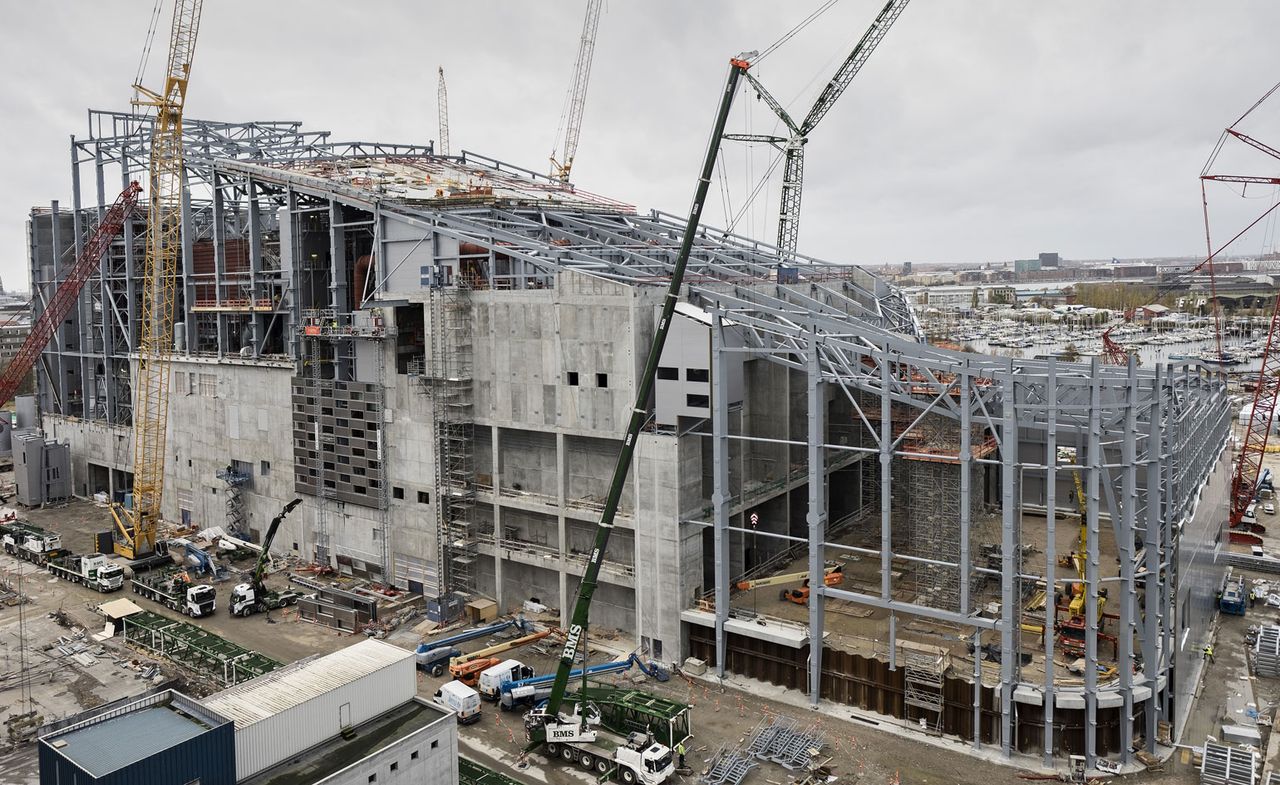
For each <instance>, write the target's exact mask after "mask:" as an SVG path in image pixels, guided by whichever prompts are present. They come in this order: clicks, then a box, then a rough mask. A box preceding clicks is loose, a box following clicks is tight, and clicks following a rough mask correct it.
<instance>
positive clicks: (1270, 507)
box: [1262, 502, 1276, 515]
mask: <svg viewBox="0 0 1280 785" xmlns="http://www.w3.org/2000/svg"><path fill="white" fill-rule="evenodd" d="M1262 511H1263V512H1265V513H1266V514H1267V515H1275V514H1276V504H1275V502H1267V503H1266V504H1264V505H1262Z"/></svg>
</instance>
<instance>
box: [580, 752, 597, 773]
mask: <svg viewBox="0 0 1280 785" xmlns="http://www.w3.org/2000/svg"><path fill="white" fill-rule="evenodd" d="M595 762H596V759H595V756H593V755H592V754H591V753H589V752H584V753H582V757H580V758H578V765H580V766H581V767H582V768H584V769H588V770H590V769H591V767H592V766H594V765H595Z"/></svg>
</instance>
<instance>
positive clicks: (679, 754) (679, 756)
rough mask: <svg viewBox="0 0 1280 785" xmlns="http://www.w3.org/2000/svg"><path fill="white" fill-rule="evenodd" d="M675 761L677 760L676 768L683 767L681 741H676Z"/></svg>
mask: <svg viewBox="0 0 1280 785" xmlns="http://www.w3.org/2000/svg"><path fill="white" fill-rule="evenodd" d="M676 761H677V763H676V768H680V769H683V768H684V742H683V741H677V742H676Z"/></svg>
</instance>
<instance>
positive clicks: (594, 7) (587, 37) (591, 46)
mask: <svg viewBox="0 0 1280 785" xmlns="http://www.w3.org/2000/svg"><path fill="white" fill-rule="evenodd" d="M602 4H603V0H587V15H586V17H585V18H584V19H583V20H582V37H581V38H580V39H578V57H577V59H576V60H575V61H574V63H573V81H571V82H570V83H569V97H568V104H567V106H566V113H565V114H566V117H565V125H564V149H563V151H562V152H561V153H560V159H559V160H558V161H557V160H556V154H555V149H554V147H553V148H552V152H551V176H552V177H554V178H556V179H557V180H559V181H560V182H562V183H567V182H569V171H570V170H571V169H573V159H574V156H576V155H577V154H578V136H579V134H580V133H581V132H582V112H583V109H584V108H585V107H586V104H587V82H588V81H590V79H591V58H592V56H593V55H594V54H595V49H596V29H597V28H598V27H599V26H600V6H601V5H602Z"/></svg>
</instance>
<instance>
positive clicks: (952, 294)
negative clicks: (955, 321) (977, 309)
mask: <svg viewBox="0 0 1280 785" xmlns="http://www.w3.org/2000/svg"><path fill="white" fill-rule="evenodd" d="M977 299H978V289H977V287H974V286H932V287H930V288H928V289H926V290H925V291H924V304H925V305H927V306H928V307H930V308H937V309H938V310H939V311H960V310H965V309H968V308H972V307H973V305H974V302H975V301H976V300H977Z"/></svg>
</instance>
